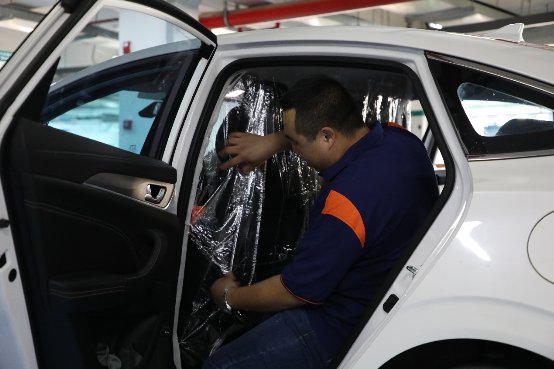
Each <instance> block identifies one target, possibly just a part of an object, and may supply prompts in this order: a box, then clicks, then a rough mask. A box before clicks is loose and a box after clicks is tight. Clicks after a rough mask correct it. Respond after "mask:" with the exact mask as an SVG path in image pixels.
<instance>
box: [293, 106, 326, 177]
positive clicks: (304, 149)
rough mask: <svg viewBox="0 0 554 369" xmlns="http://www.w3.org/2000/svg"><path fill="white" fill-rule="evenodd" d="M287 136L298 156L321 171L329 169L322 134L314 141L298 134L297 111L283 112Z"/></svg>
mask: <svg viewBox="0 0 554 369" xmlns="http://www.w3.org/2000/svg"><path fill="white" fill-rule="evenodd" d="M283 124H284V131H285V136H286V137H287V139H288V140H289V142H290V143H291V145H292V151H294V152H295V153H296V154H298V155H299V156H300V157H301V158H302V159H304V160H305V161H306V163H308V165H310V166H311V167H313V168H315V169H317V170H319V171H321V170H324V169H326V168H327V166H328V165H327V164H325V163H326V162H327V160H326V159H327V146H326V145H325V144H324V143H323V142H322V140H321V137H319V136H320V134H319V133H318V135H317V136H316V138H315V139H314V140H310V139H308V138H307V137H306V136H304V135H302V134H300V133H298V132H296V110H295V109H288V110H285V111H284V112H283Z"/></svg>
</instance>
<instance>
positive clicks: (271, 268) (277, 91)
mask: <svg viewBox="0 0 554 369" xmlns="http://www.w3.org/2000/svg"><path fill="white" fill-rule="evenodd" d="M235 88H236V89H241V90H243V91H244V94H243V98H242V101H241V102H240V104H239V105H238V106H235V107H233V108H232V109H230V111H229V112H228V113H227V115H226V117H225V119H224V120H223V123H222V125H221V127H220V128H219V130H218V132H217V134H216V136H215V140H214V141H215V142H214V146H213V149H210V150H207V153H206V155H205V157H204V166H203V170H202V175H201V180H200V183H199V185H198V195H197V201H196V204H197V206H196V207H195V214H194V217H193V219H192V221H191V232H190V238H189V247H188V251H187V263H186V264H187V265H186V269H185V270H186V272H185V283H184V286H185V287H184V290H183V298H182V304H181V306H182V308H181V314H180V317H181V318H180V322H179V328H178V333H179V339H180V349H181V350H180V351H181V359H182V366H183V368H197V367H200V366H201V365H202V362H203V361H204V360H205V359H206V358H207V357H208V356H209V354H210V353H211V352H212V351H214V350H215V349H217V348H218V347H219V346H220V345H221V344H223V343H224V342H226V341H228V340H230V339H231V338H232V337H234V336H236V335H237V334H239V333H240V332H243V331H244V330H246V329H248V328H249V327H251V326H253V325H255V324H256V323H257V322H258V321H259V319H261V318H262V317H261V316H260V315H259V314H252V313H249V314H245V313H236V314H234V315H228V314H225V313H223V312H222V311H220V310H219V308H218V307H217V306H216V305H215V304H214V303H213V302H212V301H211V299H210V293H209V287H210V286H211V284H212V283H213V281H214V280H215V279H217V278H219V277H220V276H222V275H223V274H225V273H227V272H229V271H233V272H234V273H235V275H236V276H237V278H238V279H239V280H240V281H241V283H242V284H243V285H246V284H251V283H255V282H256V281H259V280H262V279H265V278H267V277H269V276H271V275H275V274H278V273H279V272H280V270H281V268H282V267H283V266H284V265H285V264H286V262H287V261H288V260H290V258H291V257H292V253H293V251H294V247H295V245H296V242H297V240H298V238H299V236H300V234H301V233H302V231H303V229H304V227H305V224H306V222H307V218H308V212H309V209H310V207H311V203H312V201H313V199H314V198H315V196H316V194H317V191H318V190H319V177H318V176H317V172H316V171H315V170H314V169H312V168H310V167H309V166H307V164H305V163H304V162H303V161H302V160H301V159H300V158H299V157H298V156H297V155H295V154H293V153H290V152H285V153H280V154H277V155H274V156H273V157H272V158H271V159H269V160H268V161H267V162H266V164H265V165H264V166H262V167H261V168H259V169H257V170H255V171H253V172H251V173H249V174H243V173H241V172H240V171H239V170H238V169H237V168H230V169H228V170H226V171H221V170H219V169H218V167H219V164H220V163H221V162H222V160H225V159H224V158H220V157H219V156H218V153H219V152H220V151H221V149H222V148H223V147H224V143H225V139H226V138H227V136H228V134H229V133H231V132H233V131H242V132H249V133H255V134H260V135H265V134H269V133H272V132H275V131H278V130H281V129H282V116H281V111H280V107H279V98H280V96H281V95H282V93H283V91H284V87H283V86H281V85H277V84H275V83H274V82H267V81H260V80H258V79H257V78H254V77H243V78H242V80H241V81H240V82H239V83H238V85H237V86H236V87H235ZM284 214H286V216H284Z"/></svg>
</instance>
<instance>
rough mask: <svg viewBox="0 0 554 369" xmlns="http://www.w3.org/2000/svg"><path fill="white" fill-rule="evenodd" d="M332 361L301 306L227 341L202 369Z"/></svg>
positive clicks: (303, 367)
mask: <svg viewBox="0 0 554 369" xmlns="http://www.w3.org/2000/svg"><path fill="white" fill-rule="evenodd" d="M330 361H331V358H330V357H329V356H328V355H327V354H326V353H325V351H324V350H323V348H322V347H321V344H320V343H319V340H318V338H317V336H316V333H315V332H314V331H313V329H312V327H311V325H310V322H309V320H308V317H307V315H306V312H305V311H304V309H302V308H298V309H291V310H285V311H282V312H280V313H277V314H275V315H273V316H272V317H271V318H269V319H267V320H266V321H264V322H262V323H261V324H259V325H258V326H256V327H254V328H253V329H252V330H250V331H248V332H246V333H245V334H244V335H242V336H240V337H238V338H237V339H235V340H234V341H232V342H230V343H228V344H226V345H224V346H223V347H221V348H220V349H219V350H217V351H216V352H215V353H214V354H213V355H212V356H210V357H209V358H208V360H206V362H205V363H204V366H203V367H202V369H239V368H240V369H264V368H265V369H296V368H298V369H324V368H325V367H326V366H327V365H328V364H329V362H330Z"/></svg>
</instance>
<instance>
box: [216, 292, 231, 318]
mask: <svg viewBox="0 0 554 369" xmlns="http://www.w3.org/2000/svg"><path fill="white" fill-rule="evenodd" d="M230 290H231V289H230V288H229V287H225V288H224V289H223V301H222V302H221V306H220V307H219V308H220V309H221V310H222V311H223V312H224V313H227V314H232V313H233V308H232V307H231V305H230V304H229V301H227V293H229V291H230Z"/></svg>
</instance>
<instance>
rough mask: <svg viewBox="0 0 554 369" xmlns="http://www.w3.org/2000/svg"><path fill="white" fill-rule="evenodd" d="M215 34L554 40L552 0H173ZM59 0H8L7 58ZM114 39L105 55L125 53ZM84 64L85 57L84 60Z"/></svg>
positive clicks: (108, 21) (102, 30)
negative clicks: (384, 31)
mask: <svg viewBox="0 0 554 369" xmlns="http://www.w3.org/2000/svg"><path fill="white" fill-rule="evenodd" d="M169 2H170V3H172V4H173V5H175V6H177V7H179V8H181V9H183V10H185V11H186V12H187V13H188V14H190V15H191V16H192V17H194V18H196V19H198V20H199V21H200V23H202V24H204V25H205V26H206V27H207V28H209V29H211V30H212V31H213V32H214V33H215V34H223V33H230V32H245V31H252V30H258V29H268V28H289V27H300V26H304V27H305V26H337V25H349V26H389V27H411V28H423V29H425V28H427V29H435V30H440V31H446V32H460V33H466V34H485V33H487V32H488V31H491V30H495V29H498V28H500V27H503V26H505V25H507V24H511V23H523V24H525V28H524V30H523V39H524V41H525V42H530V43H536V44H547V45H554V2H553V1H552V0H417V1H407V0H348V1H344V0H299V1H286V0H284V1H281V0H270V1H266V0H169ZM53 3H54V1H53V0H0V32H1V33H2V35H3V36H2V37H1V38H0V65H2V64H3V63H4V62H5V61H6V60H7V59H8V58H9V56H10V55H11V53H12V52H13V51H14V49H15V48H16V47H17V45H19V44H20V43H21V41H22V40H23V39H24V38H25V37H26V35H27V34H28V33H29V32H30V31H32V29H34V27H35V26H36V24H37V23H38V21H40V19H41V18H42V17H43V16H44V14H45V13H46V12H48V10H49V9H50V7H51V6H52V5H53ZM118 27H119V22H118V20H117V19H113V17H110V14H105V15H102V16H101V17H98V19H96V20H95V27H94V31H93V32H88V34H87V37H86V38H84V39H83V40H81V42H82V43H83V44H86V45H88V47H90V48H93V47H94V46H95V45H99V44H102V47H103V48H106V45H107V43H106V38H108V39H110V38H111V39H112V40H113V35H114V34H115V31H116V30H117V29H118ZM122 47H123V46H122V45H121V43H120V44H118V43H117V42H115V41H114V42H112V43H111V50H104V53H105V58H106V59H107V58H111V57H113V56H115V55H118V54H121V53H123V52H124V51H123V50H122ZM83 67H84V65H83Z"/></svg>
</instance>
